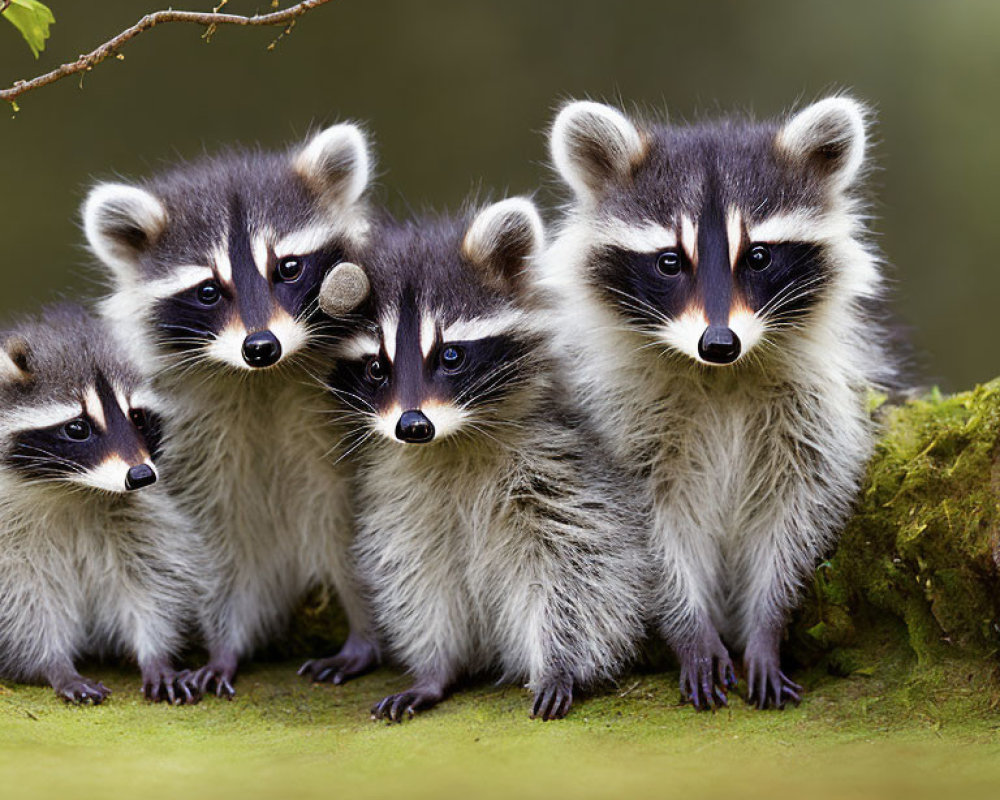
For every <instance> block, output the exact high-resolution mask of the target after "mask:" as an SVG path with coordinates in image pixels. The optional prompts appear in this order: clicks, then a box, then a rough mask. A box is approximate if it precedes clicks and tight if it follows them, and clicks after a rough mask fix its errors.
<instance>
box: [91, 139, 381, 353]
mask: <svg viewBox="0 0 1000 800" xmlns="http://www.w3.org/2000/svg"><path fill="white" fill-rule="evenodd" d="M369 170H370V166H369V155H368V148H367V143H366V140H365V137H364V135H363V134H362V133H361V131H360V130H359V129H358V128H357V127H355V126H353V125H336V126H334V127H332V128H329V129H327V130H325V131H323V132H322V133H320V134H319V135H318V136H316V137H315V138H314V139H312V140H311V141H310V142H308V143H307V144H306V145H305V146H304V147H302V148H300V149H299V150H297V151H295V152H293V153H291V154H288V155H274V154H261V153H258V154H243V155H229V156H223V157H219V158H216V159H212V160H208V161H206V162H203V163H201V164H195V165H193V166H190V167H188V168H184V169H181V170H178V171H177V172H175V173H172V174H168V175H166V176H164V177H162V178H160V179H158V180H156V181H153V182H151V183H150V184H148V185H147V186H145V187H141V188H140V187H134V186H123V185H117V184H106V185H102V186H99V187H97V188H96V189H95V190H94V191H93V192H92V193H91V195H90V197H89V199H88V200H87V203H86V205H85V209H84V218H85V227H86V231H87V236H88V238H89V241H90V245H91V247H92V249H93V251H94V252H95V253H96V254H97V255H98V257H99V258H100V259H101V260H102V261H103V262H104V263H105V264H106V265H107V266H109V267H110V268H111V270H112V272H113V273H114V275H115V277H116V279H117V287H116V288H117V291H116V294H115V296H114V298H113V299H112V301H111V306H113V307H114V310H115V312H116V314H117V315H118V316H122V317H126V318H128V317H131V318H133V319H134V318H142V319H143V320H145V321H146V324H147V329H148V331H149V333H150V335H151V339H152V340H153V341H154V342H156V344H157V345H158V347H159V349H160V351H161V352H162V353H164V354H166V355H167V357H168V358H171V357H172V363H175V364H192V363H205V362H208V363H212V364H216V365H222V366H226V367H230V368H233V369H237V370H263V369H267V368H270V367H275V366H276V365H278V364H281V363H283V362H284V361H285V360H286V359H289V358H291V357H293V356H294V355H295V354H296V353H298V352H300V351H302V350H303V348H305V347H306V346H307V345H308V344H309V343H310V341H311V340H312V339H313V337H314V334H315V332H316V318H317V315H316V298H317V293H318V289H319V286H320V284H321V282H322V280H323V277H324V275H325V274H326V273H327V272H328V271H329V270H330V269H331V268H332V267H334V266H335V265H337V264H338V263H339V262H340V261H342V260H343V258H344V257H345V253H346V250H347V249H348V248H350V247H353V246H357V245H358V244H359V243H360V242H361V241H363V239H364V235H365V232H366V228H367V221H366V210H365V208H364V205H363V203H361V197H362V195H363V193H364V191H365V188H366V186H367V183H368V176H369Z"/></svg>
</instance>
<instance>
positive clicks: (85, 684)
mask: <svg viewBox="0 0 1000 800" xmlns="http://www.w3.org/2000/svg"><path fill="white" fill-rule="evenodd" d="M44 673H45V679H46V680H47V681H48V682H49V685H50V686H51V687H52V688H53V689H55V692H56V694H57V695H59V696H60V697H62V698H63V699H64V700H67V701H68V702H70V703H79V704H80V705H85V704H86V705H95V706H97V705H100V704H101V703H103V702H104V701H105V700H106V699H107V698H108V696H109V695H110V694H111V690H110V689H109V688H108V687H107V686H105V685H104V684H103V683H101V682H100V681H94V680H91V679H90V678H85V677H83V676H82V675H81V674H80V673H79V672H77V671H76V668H75V667H74V666H73V664H72V662H70V661H66V662H64V663H60V664H58V665H55V666H52V667H49V668H48V669H46V670H45V671H44Z"/></svg>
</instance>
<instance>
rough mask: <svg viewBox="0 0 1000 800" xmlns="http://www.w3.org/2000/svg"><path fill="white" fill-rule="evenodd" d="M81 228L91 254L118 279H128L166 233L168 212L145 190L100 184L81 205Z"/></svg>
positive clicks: (122, 185)
mask: <svg viewBox="0 0 1000 800" xmlns="http://www.w3.org/2000/svg"><path fill="white" fill-rule="evenodd" d="M83 227H84V231H85V232H86V234H87V241H88V242H89V243H90V247H91V249H92V250H93V251H94V254H95V255H96V256H97V257H98V258H99V259H101V261H103V262H104V264H105V265H107V266H108V267H110V268H111V270H112V271H114V272H115V274H116V275H118V276H119V277H123V278H124V277H131V276H132V274H133V273H134V271H135V265H136V262H137V261H138V259H139V257H140V256H141V255H142V254H143V253H144V252H145V251H146V250H148V249H149V248H150V247H151V246H152V245H153V244H154V243H155V242H156V240H157V239H158V238H159V237H160V236H161V235H162V233H163V231H164V230H165V229H166V227H167V210H166V208H164V206H163V203H161V202H160V201H159V200H158V199H157V198H156V197H154V196H153V195H152V194H150V193H149V192H147V191H146V190H145V189H140V188H138V187H137V186H127V185H125V184H121V183H102V184H101V185H100V186H96V187H94V189H92V190H91V192H90V195H89V196H88V197H87V200H86V202H85V203H84V205H83Z"/></svg>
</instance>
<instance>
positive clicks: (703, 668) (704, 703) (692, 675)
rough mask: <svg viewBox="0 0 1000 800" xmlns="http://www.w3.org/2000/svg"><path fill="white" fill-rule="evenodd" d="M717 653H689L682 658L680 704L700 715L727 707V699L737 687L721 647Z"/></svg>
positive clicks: (731, 667)
mask: <svg viewBox="0 0 1000 800" xmlns="http://www.w3.org/2000/svg"><path fill="white" fill-rule="evenodd" d="M719 648H721V650H719V649H715V648H713V649H712V650H700V649H696V650H691V651H688V652H687V653H684V654H683V655H682V656H681V681H680V685H681V702H682V703H690V704H691V705H693V706H694V707H695V708H696V709H697V710H699V711H714V710H715V709H717V708H723V707H725V706H728V705H729V698H728V696H727V694H728V692H729V690H730V689H733V688H735V687H736V670H735V669H734V668H733V661H732V659H731V658H730V657H729V653H727V652H726V648H725V646H724V645H722V644H721V642H720V644H719Z"/></svg>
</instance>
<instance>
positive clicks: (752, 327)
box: [729, 306, 767, 361]
mask: <svg viewBox="0 0 1000 800" xmlns="http://www.w3.org/2000/svg"><path fill="white" fill-rule="evenodd" d="M729 327H730V328H731V329H732V331H733V332H734V333H735V334H736V335H737V336H739V337H740V344H741V348H740V358H743V356H745V355H746V354H747V353H749V352H750V350H752V349H753V348H754V346H755V345H756V344H757V343H758V342H759V341H760V340H761V338H762V337H763V336H764V333H765V332H766V330H767V328H766V326H765V325H764V323H763V321H762V320H761V319H760V317H758V316H757V315H756V314H754V313H753V311H751V310H750V309H749V308H745V307H742V306H734V307H733V309H732V310H731V311H730V312H729ZM738 360H739V359H737V361H738Z"/></svg>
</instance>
